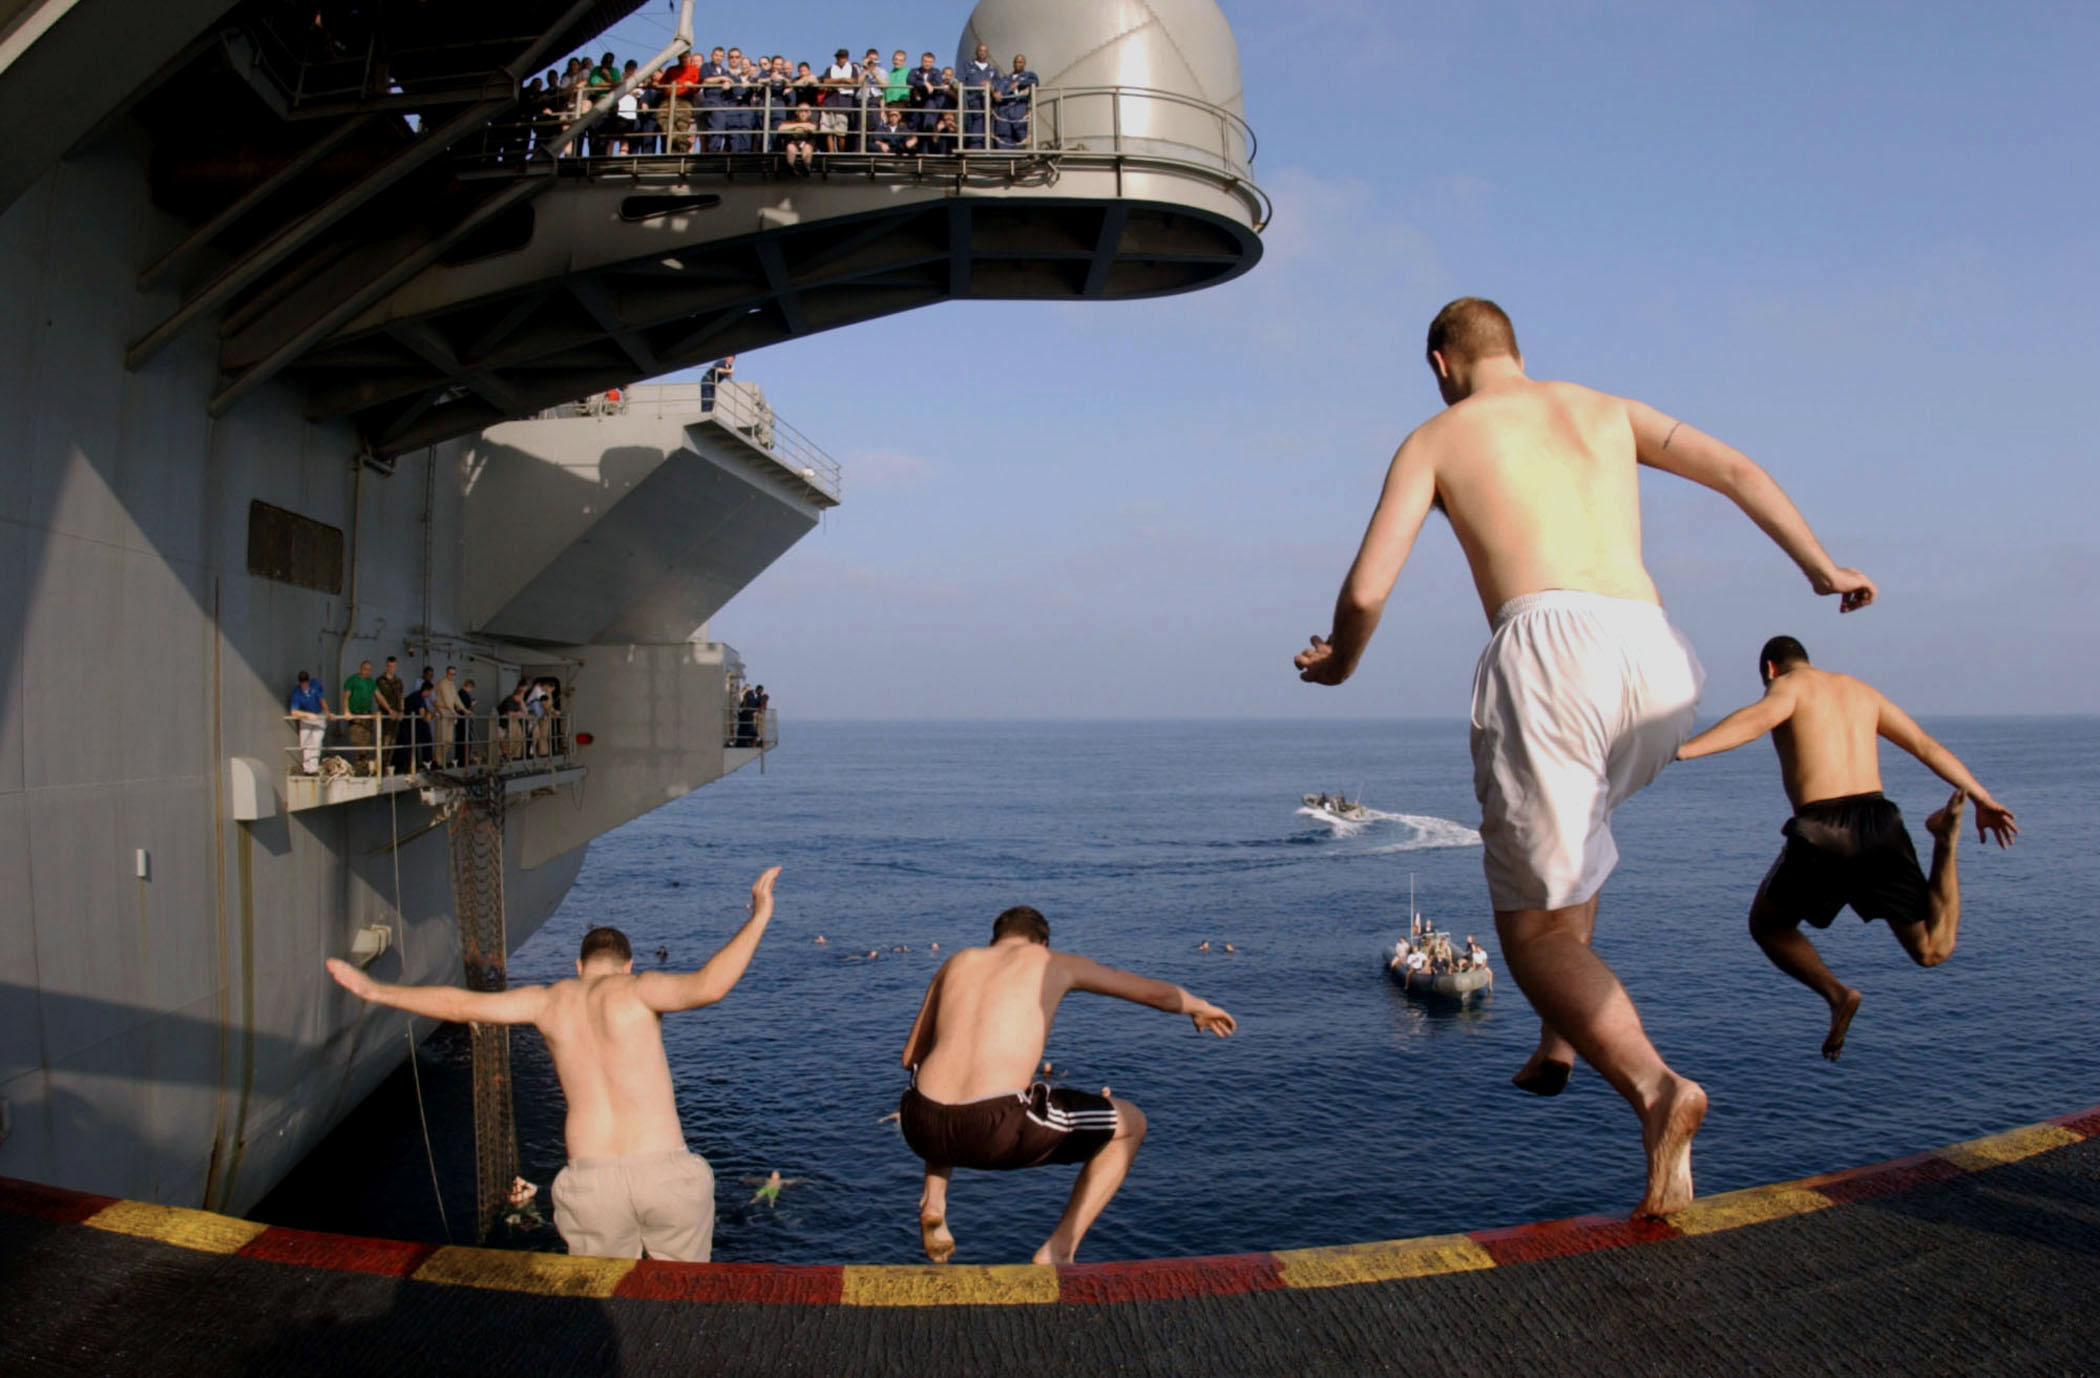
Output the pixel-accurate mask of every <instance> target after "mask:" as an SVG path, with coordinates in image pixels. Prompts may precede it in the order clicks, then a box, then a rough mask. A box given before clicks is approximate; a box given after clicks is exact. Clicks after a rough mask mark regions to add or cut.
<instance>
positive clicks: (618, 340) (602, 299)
mask: <svg viewBox="0 0 2100 1378" xmlns="http://www.w3.org/2000/svg"><path fill="white" fill-rule="evenodd" d="M569 294H570V295H571V296H573V297H575V298H576V300H577V301H578V302H581V303H582V304H583V309H584V310H585V311H588V312H589V313H590V316H591V319H592V320H594V321H596V322H597V323H598V328H599V329H600V330H603V331H604V332H605V333H606V335H607V336H608V337H610V338H611V340H612V342H613V343H614V344H616V345H618V346H619V347H620V352H621V353H623V354H625V355H626V356H627V357H628V358H630V359H632V360H634V366H635V367H636V368H638V369H640V370H641V371H642V376H643V377H644V378H653V377H655V376H656V375H657V374H658V373H660V372H662V370H661V369H659V368H658V367H657V366H656V355H655V353H654V352H653V351H651V350H650V348H649V342H648V341H647V340H645V339H643V338H642V337H641V335H640V333H639V332H637V331H634V330H631V329H629V328H628V326H627V323H626V322H625V321H622V320H621V319H620V310H619V307H618V306H616V305H615V304H614V302H613V297H612V293H611V292H610V291H609V290H607V288H606V286H605V284H604V283H603V282H600V281H599V280H598V279H597V278H595V277H579V278H571V279H570V280H569Z"/></svg>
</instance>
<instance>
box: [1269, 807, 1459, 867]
mask: <svg viewBox="0 0 2100 1378" xmlns="http://www.w3.org/2000/svg"><path fill="white" fill-rule="evenodd" d="M1298 813H1299V814H1300V815H1301V816H1302V817H1305V818H1315V819H1318V820H1319V821H1320V822H1322V823H1325V824H1326V825H1327V826H1328V827H1329V828H1330V829H1331V830H1332V831H1333V833H1334V835H1335V836H1336V837H1360V836H1362V835H1363V834H1365V833H1366V832H1368V831H1369V830H1371V829H1372V828H1378V829H1380V830H1381V831H1383V830H1384V826H1385V825H1387V824H1396V825H1398V826H1399V827H1400V828H1401V829H1402V830H1403V831H1404V832H1405V833H1406V834H1407V835H1406V836H1404V837H1402V838H1401V839H1400V840H1398V841H1397V842H1381V843H1380V844H1379V845H1378V846H1375V847H1367V848H1365V849H1364V850H1363V852H1361V853H1359V855H1367V856H1382V855H1384V854H1386V853H1388V852H1419V851H1426V850H1428V849H1429V848H1432V847H1478V846H1479V845H1480V834H1479V833H1478V832H1476V831H1475V830H1474V829H1472V828H1469V827H1467V826H1466V825H1465V824H1463V823H1454V822H1453V821H1451V820H1450V819H1448V818H1436V817H1433V816H1431V815H1429V814H1422V813H1387V812H1386V811H1385V810H1383V809H1366V810H1365V811H1364V817H1362V818H1360V819H1357V818H1340V817H1337V816H1336V815H1334V814H1332V813H1329V812H1328V811H1327V810H1325V809H1315V808H1301V809H1299V810H1298Z"/></svg>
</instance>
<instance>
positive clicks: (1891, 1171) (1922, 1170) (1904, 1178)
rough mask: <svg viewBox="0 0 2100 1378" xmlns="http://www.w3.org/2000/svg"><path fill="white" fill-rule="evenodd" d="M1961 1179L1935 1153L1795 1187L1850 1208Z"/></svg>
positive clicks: (1831, 1175) (1807, 1179)
mask: <svg viewBox="0 0 2100 1378" xmlns="http://www.w3.org/2000/svg"><path fill="white" fill-rule="evenodd" d="M1961 1175H1962V1170H1961V1169H1960V1168H1958V1167H1956V1166H1955V1165H1954V1164H1952V1163H1950V1162H1948V1161H1947V1160H1946V1159H1945V1158H1941V1157H1938V1156H1936V1155H1934V1154H1931V1153H1913V1154H1912V1155H1911V1156H1910V1157H1908V1158H1897V1159H1895V1160H1893V1161H1891V1162H1886V1163H1875V1164H1873V1165H1872V1166H1871V1167H1851V1168H1846V1169H1844V1170H1843V1171H1841V1172H1826V1173H1824V1174H1823V1175H1822V1176H1820V1177H1804V1178H1802V1179H1801V1180H1800V1181H1798V1182H1795V1183H1793V1184H1792V1185H1794V1186H1797V1187H1807V1188H1808V1189H1809V1190H1810V1191H1819V1192H1821V1193H1823V1195H1825V1196H1827V1197H1829V1198H1830V1199H1831V1200H1833V1201H1835V1202H1837V1203H1838V1204H1839V1205H1841V1206H1849V1205H1851V1204H1852V1203H1854V1202H1855V1201H1872V1200H1875V1199H1877V1198H1879V1197H1883V1196H1894V1195H1895V1194H1896V1193H1898V1192H1904V1191H1910V1190H1912V1189H1913V1188H1916V1187H1923V1186H1930V1185H1931V1184H1932V1183H1934V1182H1945V1181H1947V1180H1949V1179H1950V1178H1955V1177H1960V1176H1961Z"/></svg>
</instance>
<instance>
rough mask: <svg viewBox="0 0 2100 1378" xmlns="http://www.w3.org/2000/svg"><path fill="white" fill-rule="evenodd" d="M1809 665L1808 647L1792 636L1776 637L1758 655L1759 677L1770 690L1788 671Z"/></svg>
mask: <svg viewBox="0 0 2100 1378" xmlns="http://www.w3.org/2000/svg"><path fill="white" fill-rule="evenodd" d="M1808 663H1809V662H1808V648H1807V647H1805V646H1803V645H1802V644H1801V643H1800V642H1798V641H1796V640H1794V638H1792V637H1790V636H1775V637H1773V638H1772V639H1771V640H1770V641H1767V642H1766V643H1765V648H1764V649H1763V650H1761V651H1759V652H1758V653H1757V677H1758V678H1759V679H1760V680H1763V681H1764V683H1765V686H1766V687H1767V688H1769V687H1771V684H1772V681H1773V680H1775V679H1778V678H1779V677H1780V676H1781V675H1783V674H1785V673H1786V672H1787V671H1789V670H1793V669H1798V668H1799V667H1801V666H1803V665H1806V664H1808Z"/></svg>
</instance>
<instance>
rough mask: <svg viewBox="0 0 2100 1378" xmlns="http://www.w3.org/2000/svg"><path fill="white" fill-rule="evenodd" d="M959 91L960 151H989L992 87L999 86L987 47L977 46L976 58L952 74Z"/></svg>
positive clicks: (983, 45)
mask: <svg viewBox="0 0 2100 1378" xmlns="http://www.w3.org/2000/svg"><path fill="white" fill-rule="evenodd" d="M956 76H957V77H959V78H960V79H961V81H962V88H963V92H962V94H963V151H964V152H966V153H967V152H969V151H970V150H971V149H979V148H989V147H991V144H990V141H989V140H990V131H989V130H988V129H987V127H986V116H987V115H988V114H989V106H990V101H991V94H992V88H993V87H995V86H997V85H998V84H999V64H998V63H996V62H994V61H992V50H991V46H990V45H989V44H984V43H980V44H978V45H977V56H976V57H974V58H972V59H970V61H968V62H965V63H964V64H963V68H962V70H961V71H960V72H958V73H956Z"/></svg>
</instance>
